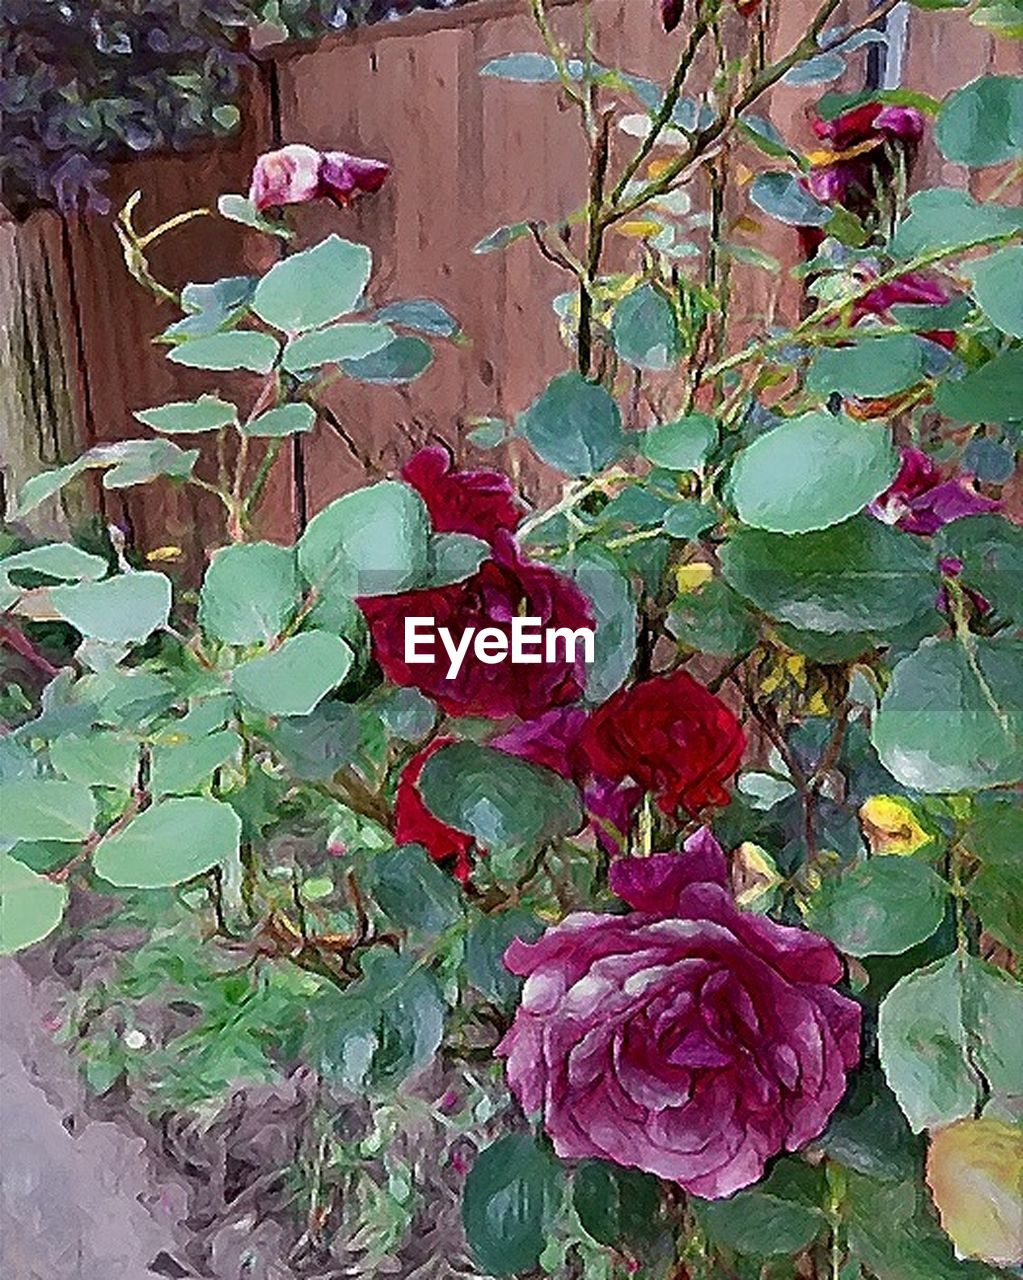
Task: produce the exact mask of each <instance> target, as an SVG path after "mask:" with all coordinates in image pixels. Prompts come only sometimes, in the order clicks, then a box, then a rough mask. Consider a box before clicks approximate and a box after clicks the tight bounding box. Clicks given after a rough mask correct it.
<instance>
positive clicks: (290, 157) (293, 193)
mask: <svg viewBox="0 0 1023 1280" xmlns="http://www.w3.org/2000/svg"><path fill="white" fill-rule="evenodd" d="M320 163H321V158H320V153H319V152H318V151H317V150H316V149H315V148H314V147H307V146H305V145H304V144H303V143H300V142H293V143H292V144H291V145H290V146H287V147H281V149H280V150H279V151H267V152H266V153H265V154H264V155H261V156H260V157H259V159H258V160H257V161H256V167H255V168H254V169H253V171H252V184H251V186H250V188H249V199H250V200H251V201H252V203H253V204H254V205H255V207H256V209H257V210H258V211H259V212H260V213H262V212H263V210H264V209H272V208H275V207H276V206H278V205H282V204H306V203H308V201H310V200H315V199H316V196H317V195H318V194H319V185H320Z"/></svg>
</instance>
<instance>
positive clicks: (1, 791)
mask: <svg viewBox="0 0 1023 1280" xmlns="http://www.w3.org/2000/svg"><path fill="white" fill-rule="evenodd" d="M95 822H96V801H95V800H94V799H93V796H92V792H91V791H90V790H89V788H88V787H86V786H83V785H82V784H81V783H80V782H58V781H55V780H53V779H50V778H24V779H21V780H20V781H15V782H3V783H0V835H2V837H3V839H4V840H74V841H77V840H84V839H85V838H86V836H88V835H89V834H90V832H91V831H92V829H93V826H94V825H95Z"/></svg>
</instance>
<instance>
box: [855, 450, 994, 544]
mask: <svg viewBox="0 0 1023 1280" xmlns="http://www.w3.org/2000/svg"><path fill="white" fill-rule="evenodd" d="M998 508H999V503H997V502H995V501H994V499H993V498H985V497H984V495H983V494H982V493H978V492H977V491H976V489H975V488H974V487H973V478H972V476H966V475H960V476H953V477H952V479H950V480H943V479H942V478H941V473H940V472H939V471H938V468H937V466H935V464H934V462H933V461H932V460H931V459H930V458H929V457H928V456H927V454H926V453H923V452H922V451H921V450H920V449H903V450H902V466H901V467H900V468H899V473H898V475H897V476H896V477H895V479H894V480H893V481H892V483H891V484H890V485H889V487H888V488H887V489H886V490H885V491H884V493H882V494H881V496H880V497H878V498H875V499H874V501H873V502H872V503H871V504H870V506H869V507H868V508H867V509H868V510H869V511H870V513H871V515H873V516H876V517H877V518H878V520H883V521H884V522H885V524H895V525H898V527H899V528H900V529H905V530H906V532H907V533H918V534H923V535H928V534H932V533H937V531H938V530H939V529H940V528H941V527H942V526H943V525H946V524H949V523H951V521H953V520H958V519H959V518H960V517H961V516H976V515H984V514H986V513H987V512H990V511H997V510H998Z"/></svg>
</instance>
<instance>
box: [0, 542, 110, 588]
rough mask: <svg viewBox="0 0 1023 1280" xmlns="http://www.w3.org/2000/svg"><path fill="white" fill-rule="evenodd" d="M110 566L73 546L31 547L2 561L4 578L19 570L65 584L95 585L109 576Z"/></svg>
mask: <svg viewBox="0 0 1023 1280" xmlns="http://www.w3.org/2000/svg"><path fill="white" fill-rule="evenodd" d="M107 568H108V565H107V562H106V560H104V559H103V557H102V556H94V555H91V554H90V553H89V552H88V551H83V550H82V549H81V547H76V546H75V545H74V543H71V542H50V543H47V544H46V545H45V546H42V547H30V548H29V549H28V550H27V551H17V552H15V553H14V555H11V556H5V557H4V558H3V559H2V560H0V575H3V576H5V577H6V576H7V575H8V574H10V573H12V572H14V571H15V570H23V571H26V572H30V573H42V574H45V575H46V576H47V577H48V578H59V579H60V580H61V581H62V582H82V581H85V580H88V581H95V580H96V579H97V578H102V577H103V576H104V575H105V574H106V572H107Z"/></svg>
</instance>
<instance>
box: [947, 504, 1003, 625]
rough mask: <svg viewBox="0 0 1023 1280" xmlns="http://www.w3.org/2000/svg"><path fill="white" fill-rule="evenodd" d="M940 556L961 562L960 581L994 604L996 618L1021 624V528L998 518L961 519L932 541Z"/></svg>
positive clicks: (983, 516) (977, 517)
mask: <svg viewBox="0 0 1023 1280" xmlns="http://www.w3.org/2000/svg"><path fill="white" fill-rule="evenodd" d="M935 540H936V541H937V542H938V545H939V546H940V548H941V554H942V555H952V556H955V557H956V558H957V559H959V560H961V561H962V562H963V572H962V580H963V582H964V583H965V584H966V586H968V587H972V588H973V590H974V591H979V592H980V594H981V595H982V596H983V597H984V598H985V599H986V600H987V601H989V602H990V603H991V604H992V605H994V607H995V609H996V610H997V611H998V615H999V617H1002V618H1006V619H1008V620H1010V621H1012V622H1016V623H1023V529H1021V528H1020V526H1019V525H1018V524H1014V523H1013V522H1012V521H1011V520H1006V519H1004V518H1003V517H1002V516H998V515H986V516H985V515H978V516H964V517H962V518H961V519H959V520H953V521H952V522H951V523H950V524H947V525H946V526H945V527H944V529H941V530H940V531H939V533H938V535H937V537H936V539H935Z"/></svg>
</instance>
